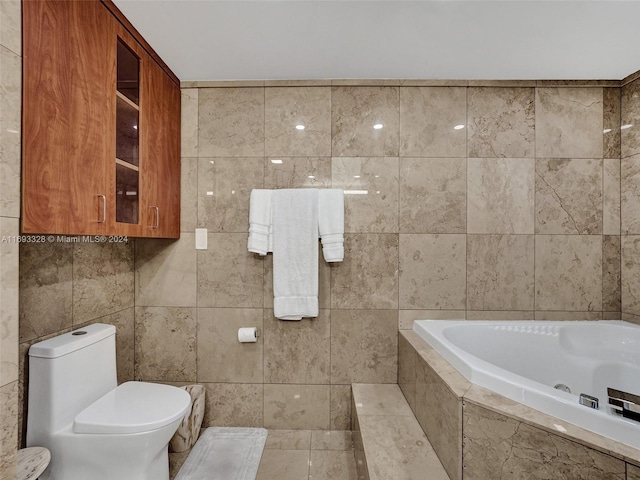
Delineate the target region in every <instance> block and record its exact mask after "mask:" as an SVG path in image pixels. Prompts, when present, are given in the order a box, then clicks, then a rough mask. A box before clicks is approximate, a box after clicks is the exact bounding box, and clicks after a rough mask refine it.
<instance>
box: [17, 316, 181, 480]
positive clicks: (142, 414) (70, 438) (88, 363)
mask: <svg viewBox="0 0 640 480" xmlns="http://www.w3.org/2000/svg"><path fill="white" fill-rule="evenodd" d="M29 368H30V374H29V410H28V414H27V445H28V446H32V445H40V446H45V447H47V448H48V449H49V450H50V451H51V463H50V464H49V467H48V468H47V470H46V471H45V473H44V474H43V475H42V476H41V477H40V478H41V479H42V480H168V479H169V463H168V453H167V450H168V448H167V447H168V443H169V440H170V439H171V437H172V436H173V434H174V433H175V431H176V429H177V428H178V426H179V425H180V422H181V421H182V418H183V417H184V416H185V415H187V414H188V413H189V409H190V406H191V399H190V397H189V394H188V393H187V392H186V391H184V390H182V389H179V388H176V387H172V386H169V385H161V384H154V383H145V382H127V383H123V384H122V385H120V386H117V382H116V375H115V327H113V326H111V325H102V324H94V325H89V326H88V327H85V328H83V329H82V330H80V331H76V332H71V333H68V334H64V335H60V336H58V337H54V338H52V339H50V340H46V341H44V342H40V343H37V344H35V345H33V346H32V347H31V348H30V350H29Z"/></svg>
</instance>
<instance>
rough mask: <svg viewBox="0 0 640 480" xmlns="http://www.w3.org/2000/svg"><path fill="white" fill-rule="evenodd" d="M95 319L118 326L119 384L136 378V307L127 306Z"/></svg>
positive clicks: (117, 360)
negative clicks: (124, 308)
mask: <svg viewBox="0 0 640 480" xmlns="http://www.w3.org/2000/svg"><path fill="white" fill-rule="evenodd" d="M95 321H96V322H99V323H107V324H109V325H113V326H115V327H116V366H117V368H118V384H120V383H124V382H129V381H132V380H135V356H134V352H135V309H134V308H133V307H132V308H127V309H126V310H122V311H120V312H116V313H112V314H110V315H106V316H104V317H100V318H97V319H95Z"/></svg>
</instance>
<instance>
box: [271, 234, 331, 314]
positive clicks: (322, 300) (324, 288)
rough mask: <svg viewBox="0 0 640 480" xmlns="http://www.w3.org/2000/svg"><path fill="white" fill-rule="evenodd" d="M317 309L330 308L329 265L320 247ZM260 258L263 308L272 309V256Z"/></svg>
mask: <svg viewBox="0 0 640 480" xmlns="http://www.w3.org/2000/svg"><path fill="white" fill-rule="evenodd" d="M318 252H319V253H318V307H319V308H320V309H323V308H331V268H332V267H331V265H335V264H332V263H327V262H325V261H324V258H323V257H322V247H321V246H320V245H319V246H318ZM259 258H262V259H263V260H262V261H263V262H264V308H271V309H272V308H273V255H267V256H266V257H259Z"/></svg>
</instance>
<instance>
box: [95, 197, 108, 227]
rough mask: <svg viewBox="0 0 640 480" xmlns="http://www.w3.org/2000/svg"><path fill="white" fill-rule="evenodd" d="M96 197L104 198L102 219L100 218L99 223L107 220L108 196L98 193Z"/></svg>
mask: <svg viewBox="0 0 640 480" xmlns="http://www.w3.org/2000/svg"><path fill="white" fill-rule="evenodd" d="M96 197H100V198H102V220H100V219H98V223H104V222H106V221H107V196H106V195H101V194H98V195H96Z"/></svg>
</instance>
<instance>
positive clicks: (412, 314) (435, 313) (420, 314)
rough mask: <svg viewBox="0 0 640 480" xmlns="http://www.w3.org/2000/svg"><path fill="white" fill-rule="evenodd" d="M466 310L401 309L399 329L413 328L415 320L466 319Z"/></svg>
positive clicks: (399, 312)
mask: <svg viewBox="0 0 640 480" xmlns="http://www.w3.org/2000/svg"><path fill="white" fill-rule="evenodd" d="M465 318H466V315H465V310H400V311H398V330H411V329H412V328H413V322H414V321H415V320H464V319H465Z"/></svg>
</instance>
